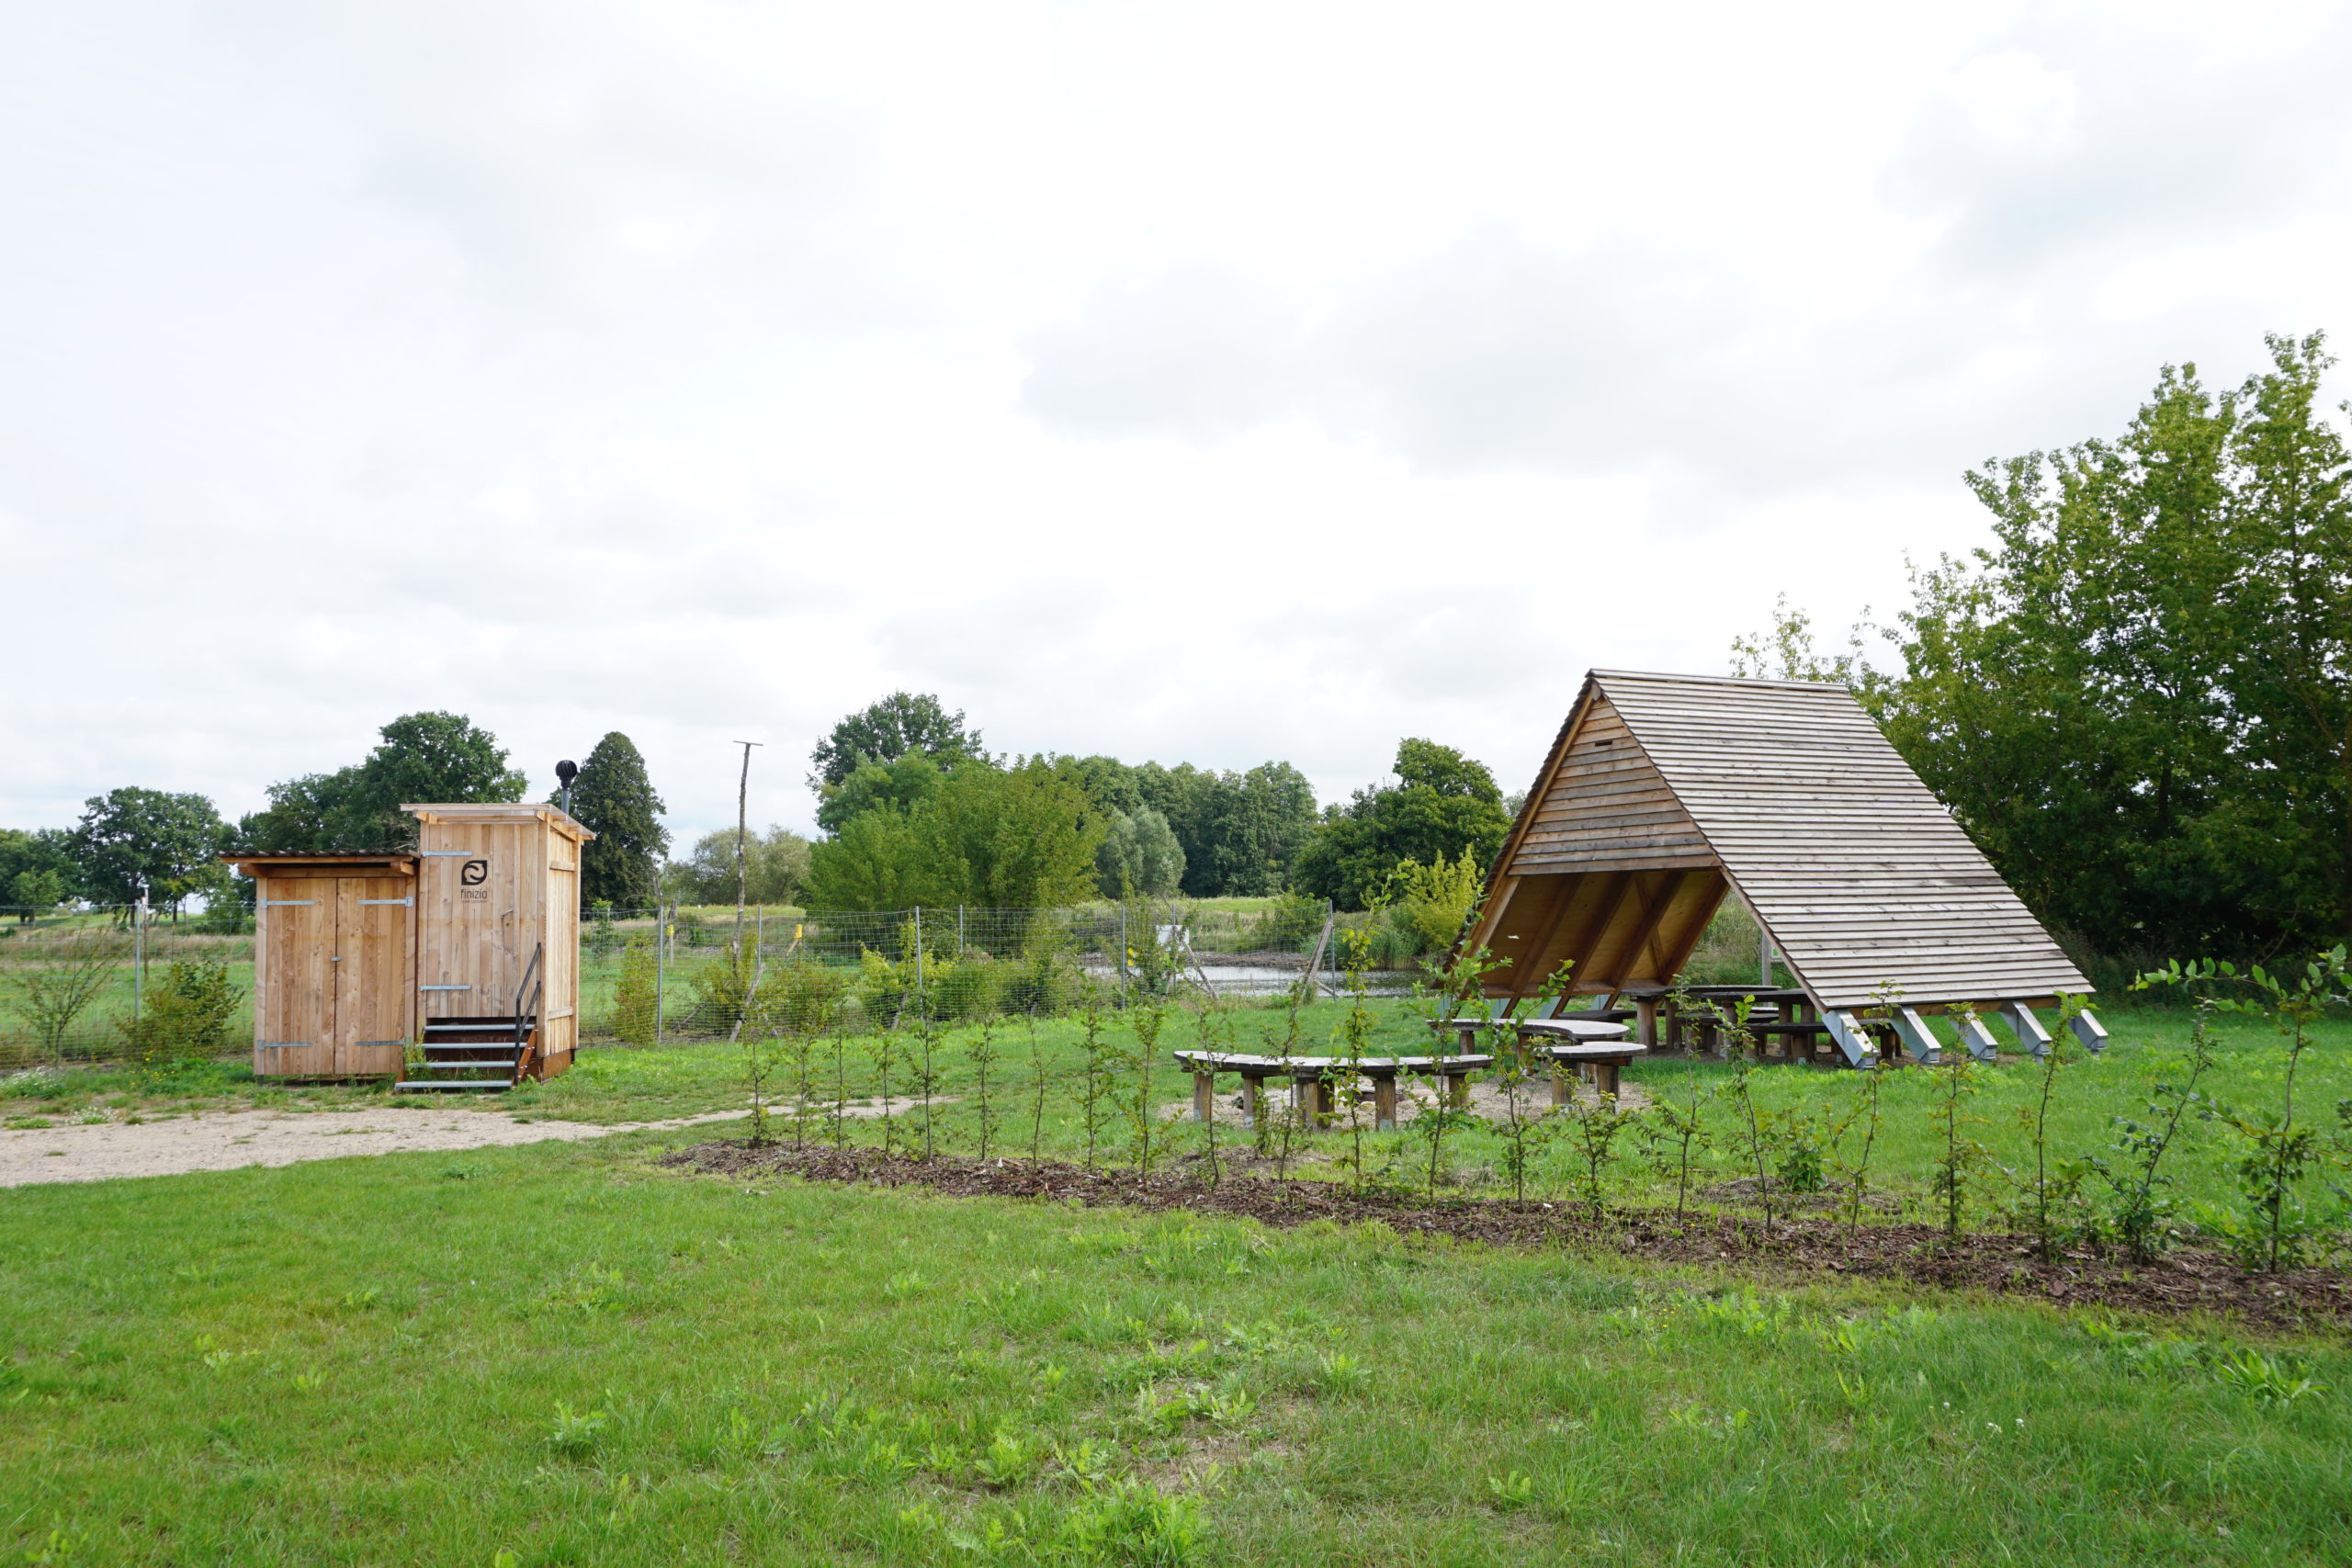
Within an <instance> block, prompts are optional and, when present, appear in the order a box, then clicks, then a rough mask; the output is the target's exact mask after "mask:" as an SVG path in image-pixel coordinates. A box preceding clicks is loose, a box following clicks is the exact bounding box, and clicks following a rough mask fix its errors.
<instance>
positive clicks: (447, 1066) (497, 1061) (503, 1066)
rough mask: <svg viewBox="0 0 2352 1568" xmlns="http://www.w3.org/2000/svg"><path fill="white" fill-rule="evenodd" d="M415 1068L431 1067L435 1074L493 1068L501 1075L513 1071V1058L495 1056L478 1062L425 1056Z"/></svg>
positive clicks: (475, 1060)
mask: <svg viewBox="0 0 2352 1568" xmlns="http://www.w3.org/2000/svg"><path fill="white" fill-rule="evenodd" d="M417 1066H420V1067H431V1068H432V1069H433V1070H434V1071H435V1072H436V1073H454V1072H457V1071H458V1070H459V1069H460V1068H465V1067H485V1068H487V1067H495V1068H496V1069H497V1070H498V1071H500V1072H502V1073H512V1072H513V1071H514V1070H515V1058H514V1057H512V1056H495V1057H492V1058H490V1059H488V1060H478V1059H475V1058H472V1057H468V1058H466V1059H464V1060H458V1059H454V1058H452V1057H448V1056H427V1057H426V1058H425V1059H424V1061H422V1062H419V1063H418V1064H417Z"/></svg>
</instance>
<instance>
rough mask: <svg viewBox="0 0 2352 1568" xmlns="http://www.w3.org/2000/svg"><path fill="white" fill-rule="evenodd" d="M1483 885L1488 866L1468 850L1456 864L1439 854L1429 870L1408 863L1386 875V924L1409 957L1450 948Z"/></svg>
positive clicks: (1413, 862) (1419, 864) (1409, 861)
mask: <svg viewBox="0 0 2352 1568" xmlns="http://www.w3.org/2000/svg"><path fill="white" fill-rule="evenodd" d="M1485 881H1486V866H1485V865H1484V863H1481V862H1479V861H1477V860H1476V859H1474V858H1473V857H1472V855H1471V853H1470V852H1469V851H1468V850H1466V849H1465V850H1464V851H1463V852H1462V858H1461V859H1460V860H1459V861H1449V860H1447V859H1446V858H1445V856H1444V855H1442V854H1440V855H1438V856H1437V857H1436V858H1435V859H1434V860H1433V861H1432V862H1431V863H1430V864H1428V865H1423V864H1422V863H1420V862H1419V861H1413V860H1408V861H1407V862H1405V863H1403V864H1402V865H1400V866H1398V867H1397V869H1396V870H1395V871H1393V872H1391V873H1389V877H1388V884H1389V896H1390V897H1392V898H1393V899H1394V900H1395V902H1394V903H1393V904H1392V905H1391V906H1390V908H1389V919H1390V921H1391V923H1392V924H1393V925H1394V926H1395V928H1396V930H1397V933H1398V934H1399V935H1400V936H1402V937H1403V938H1404V939H1405V940H1406V942H1408V943H1409V944H1410V949H1411V955H1412V956H1415V957H1419V955H1420V954H1422V953H1443V952H1445V951H1446V950H1448V949H1450V948H1451V947H1453V939H1454V938H1455V937H1457V936H1460V935H1461V934H1462V927H1463V923H1464V921H1465V920H1467V919H1469V918H1470V909H1471V906H1473V905H1474V904H1476V903H1477V901H1478V893H1479V889H1480V888H1481V886H1483V885H1484V884H1485Z"/></svg>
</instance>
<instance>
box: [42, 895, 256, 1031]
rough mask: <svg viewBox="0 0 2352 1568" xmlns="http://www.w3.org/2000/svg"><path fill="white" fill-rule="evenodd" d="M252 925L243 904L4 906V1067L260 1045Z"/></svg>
mask: <svg viewBox="0 0 2352 1568" xmlns="http://www.w3.org/2000/svg"><path fill="white" fill-rule="evenodd" d="M250 927H251V922H250V920H248V919H242V918H239V916H238V915H237V913H236V912H234V911H220V912H216V913H215V914H214V915H212V916H211V917H209V918H204V917H195V918H191V917H185V916H182V917H175V916H173V915H171V914H169V913H167V912H164V911H158V910H153V909H141V908H136V907H126V908H75V909H71V910H62V911H61V910H57V909H11V908H0V1071H12V1070H14V1071H21V1070H23V1069H25V1068H28V1067H67V1066H89V1065H92V1064H96V1063H102V1062H126V1063H133V1064H138V1065H141V1066H154V1067H158V1068H168V1067H170V1066H175V1065H177V1064H179V1063H182V1062H187V1061H193V1060H204V1059H209V1058H211V1057H216V1056H221V1055H231V1054H233V1053H235V1052H238V1051H241V1050H245V1049H249V1048H250V1047H251V1046H252V1044H253V1005H252V993H253V944H254V939H253V935H252V932H251V929H250ZM240 928H243V929H240Z"/></svg>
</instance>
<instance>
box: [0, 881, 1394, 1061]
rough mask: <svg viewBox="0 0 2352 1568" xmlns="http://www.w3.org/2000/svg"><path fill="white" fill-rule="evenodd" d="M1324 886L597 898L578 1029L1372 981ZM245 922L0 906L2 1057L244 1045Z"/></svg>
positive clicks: (1364, 953)
mask: <svg viewBox="0 0 2352 1568" xmlns="http://www.w3.org/2000/svg"><path fill="white" fill-rule="evenodd" d="M1351 923H1352V924H1353V925H1354V926H1356V927H1360V928H1363V931H1366V932H1369V933H1370V936H1371V937H1373V938H1384V930H1383V928H1380V927H1379V926H1378V925H1377V922H1367V921H1366V919H1365V918H1363V917H1358V916H1348V915H1339V916H1334V915H1333V913H1332V911H1331V909H1330V908H1329V906H1328V905H1327V904H1325V903H1324V902H1323V901H1322V900H1320V899H1306V898H1298V897H1284V898H1271V899H1250V900H1228V901H1222V902H1218V903H1193V902H1189V901H1183V900H1172V901H1171V900H1149V901H1136V902H1133V903H1126V904H1091V905H1079V906H1071V907H1063V908H1019V909H1007V908H976V907H956V906H943V907H939V908H931V907H924V908H907V909H895V910H881V911H867V910H808V909H800V908H790V907H786V908H775V907H768V908H758V907H753V908H746V909H745V910H743V911H742V915H741V930H740V931H739V930H738V923H737V916H736V911H735V910H733V909H732V908H708V907H704V908H692V907H690V908H662V909H659V910H655V909H614V908H606V907H604V906H598V907H596V908H592V909H591V910H589V911H588V912H587V914H586V917H585V918H584V919H582V925H581V955H580V956H581V964H580V976H581V996H580V1012H581V1017H582V1036H581V1037H582V1041H583V1042H584V1043H592V1044H594V1043H629V1044H641V1045H650V1044H654V1043H666V1042H684V1041H691V1040H696V1039H710V1038H714V1037H724V1036H727V1035H729V1034H732V1033H738V1032H741V1030H742V1029H743V1028H744V1027H745V1026H746V1024H747V1023H748V1024H749V1025H750V1026H752V1027H753V1028H759V1029H793V1028H802V1027H809V1026H810V1025H811V1024H812V1023H814V1022H816V1021H820V1020H821V1021H822V1022H823V1023H824V1024H825V1026H827V1027H838V1028H844V1029H850V1030H873V1029H881V1028H889V1027H894V1026H896V1025H897V1024H899V1023H900V1022H902V1021H906V1020H907V1019H909V1018H910V1017H916V1018H919V1017H923V1016H929V1017H932V1018H934V1019H937V1020H940V1021H948V1022H956V1021H967V1020H970V1019H974V1018H978V1017H979V1016H982V1015H983V1014H987V1013H1008V1012H1009V1013H1046V1014H1051V1013H1058V1012H1062V1011H1066V1010H1069V1008H1071V1007H1073V1006H1075V1005H1077V1004H1078V1003H1079V1002H1080V999H1081V998H1083V997H1084V996H1086V995H1087V994H1088V993H1089V992H1090V991H1091V992H1092V993H1094V994H1096V995H1098V996H1100V997H1101V998H1103V1000H1104V1002H1105V1003H1106V1004H1107V1005H1110V1006H1114V1007H1116V1006H1121V1005H1124V1004H1125V1003H1127V1002H1131V1001H1134V1000H1136V999H1139V998H1147V997H1150V996H1155V995H1159V996H1167V995H1172V994H1176V993H1180V992H1184V991H1202V992H1208V993H1213V994H1216V995H1219V996H1228V997H1233V996H1239V997H1275V996H1281V995H1283V994H1285V993H1287V992H1290V991H1292V990H1294V989H1304V990H1306V991H1308V992H1310V993H1311V992H1318V991H1319V992H1333V991H1336V990H1338V989H1339V988H1340V986H1341V984H1342V976H1341V974H1340V970H1341V967H1342V965H1343V964H1344V963H1345V962H1346V960H1347V955H1348V954H1349V953H1355V954H1357V955H1358V958H1359V960H1360V961H1368V962H1369V963H1370V964H1371V966H1372V968H1373V971H1374V982H1373V983H1374V987H1375V988H1377V989H1390V990H1393V989H1397V988H1401V987H1402V985H1403V984H1404V982H1405V976H1403V975H1402V973H1401V972H1400V971H1401V969H1402V968H1403V966H1404V964H1406V962H1408V961H1407V959H1406V958H1405V957H1404V956H1403V955H1402V954H1400V953H1397V952H1396V951H1393V944H1391V943H1386V942H1385V939H1384V940H1383V941H1370V940H1358V941H1356V942H1353V943H1352V944H1351V942H1350V939H1349V938H1348V936H1347V935H1346V932H1347V931H1349V929H1350V928H1351ZM253 983H254V932H253V922H252V916H251V914H250V912H247V911H243V910H240V909H238V908H235V907H234V906H229V907H225V908H220V909H218V910H213V911H209V912H207V913H203V914H198V915H190V916H174V915H172V914H169V913H167V912H164V911H158V910H153V909H148V910H141V909H138V908H89V907H79V908H66V909H55V908H50V909H40V910H31V909H22V910H17V909H8V908H0V1072H5V1071H20V1070H24V1069H27V1068H63V1067H75V1066H96V1065H100V1064H111V1063H125V1064H132V1065H140V1066H157V1067H164V1068H168V1067H170V1066H175V1065H176V1064H180V1063H185V1062H188V1061H193V1060H201V1059H207V1058H213V1057H221V1056H235V1055H241V1054H243V1052H245V1051H247V1050H248V1049H250V1047H251V1045H252V1042H253V1002H252V993H253Z"/></svg>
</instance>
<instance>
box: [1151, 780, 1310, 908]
mask: <svg viewBox="0 0 2352 1568" xmlns="http://www.w3.org/2000/svg"><path fill="white" fill-rule="evenodd" d="M1135 781H1136V792H1137V793H1138V794H1139V795H1141V796H1142V797H1143V804H1144V805H1146V806H1148V807H1150V808H1151V809H1153V810H1155V811H1157V812H1159V814H1160V815H1161V816H1163V817H1165V818H1168V825H1169V827H1170V829H1172V830H1173V831H1174V832H1175V834H1176V841H1177V843H1178V844H1179V845H1181V846H1182V849H1183V851H1184V880H1183V890H1184V891H1185V892H1186V893H1188V894H1190V895H1192V896H1193V897H1196V898H1211V897H1262V896H1264V895H1267V894H1272V893H1280V892H1282V891H1283V890H1284V889H1286V888H1287V887H1289V886H1291V882H1292V876H1293V868H1294V864H1295V862H1296V860H1297V857H1298V855H1299V853H1300V852H1301V851H1302V850H1303V849H1304V848H1305V846H1306V842H1307V840H1309V839H1311V838H1312V837H1313V836H1314V833H1315V790H1314V786H1313V785H1311V784H1308V783H1307V780H1306V774H1304V773H1300V772H1299V771H1298V770H1297V769H1296V768H1294V767H1292V766H1291V765H1290V764H1289V763H1288V762H1262V763H1261V764H1259V765H1258V766H1257V767H1254V768H1252V769H1250V771H1249V772H1248V773H1219V772H1216V771H1213V770H1208V769H1201V768H1195V767H1193V766H1192V764H1190V763H1182V764H1179V765H1178V766H1176V767H1173V768H1163V767H1161V766H1160V765H1159V763H1157V762H1147V763H1145V764H1144V765H1143V766H1142V767H1140V768H1137V769H1136V770H1135ZM1112 804H1114V805H1117V804H1118V803H1116V802H1114V803H1112ZM1118 808H1119V809H1121V810H1122V811H1125V812H1127V814H1128V815H1133V811H1132V810H1131V809H1129V808H1128V807H1125V806H1124V805H1120V806H1118Z"/></svg>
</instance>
